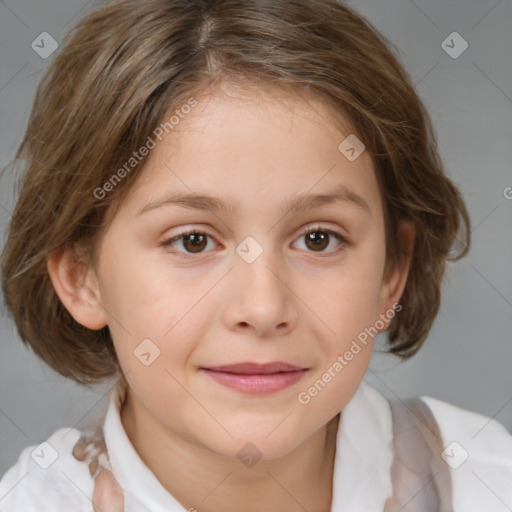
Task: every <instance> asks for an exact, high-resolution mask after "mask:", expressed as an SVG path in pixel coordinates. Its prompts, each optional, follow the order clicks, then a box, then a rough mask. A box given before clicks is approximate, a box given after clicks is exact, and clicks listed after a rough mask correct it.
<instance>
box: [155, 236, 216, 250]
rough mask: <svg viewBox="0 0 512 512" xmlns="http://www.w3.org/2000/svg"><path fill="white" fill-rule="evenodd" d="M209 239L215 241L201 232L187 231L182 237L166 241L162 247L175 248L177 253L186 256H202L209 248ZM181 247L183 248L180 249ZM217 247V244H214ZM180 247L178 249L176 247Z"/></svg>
mask: <svg viewBox="0 0 512 512" xmlns="http://www.w3.org/2000/svg"><path fill="white" fill-rule="evenodd" d="M208 239H210V240H213V239H212V237H211V236H209V235H207V234H206V233H201V232H200V231H186V232H184V233H181V234H180V235H177V236H174V237H172V238H170V239H169V240H165V241H164V242H163V243H162V245H163V246H165V247H168V246H170V247H173V248H176V249H177V252H180V253H184V255H186V254H200V253H203V252H208V251H205V249H206V247H207V246H208ZM179 245H181V247H182V248H183V250H182V249H180V247H179ZM214 245H215V244H214ZM176 246H178V247H176Z"/></svg>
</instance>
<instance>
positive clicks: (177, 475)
mask: <svg viewBox="0 0 512 512" xmlns="http://www.w3.org/2000/svg"><path fill="white" fill-rule="evenodd" d="M197 99H198V106H197V107H196V108H194V109H193V111H192V112H191V113H190V114H188V115H187V116H186V117H185V118H184V119H182V120H181V121H180V123H179V125H178V126H176V127H175V129H174V130H173V131H172V132H170V134H169V135H168V136H167V137H166V138H164V139H163V140H162V142H159V143H158V144H157V147H156V148H155V149H153V150H152V152H151V155H150V157H149V160H148V161H147V163H146V165H145V168H144V170H143V172H142V173H141V175H140V176H139V178H138V179H137V182H136V185H135V186H134V187H133V188H132V190H131V191H130V193H129V194H128V196H127V197H126V198H125V199H124V201H123V203H122V204H121V207H120V209H119V211H118V212H117V213H116V215H115V217H114V219H113V220H112V223H111V224H110V225H109V227H108V229H107V230H106V232H105V233H104V235H103V237H102V239H101V241H100V244H99V245H98V251H97V263H96V264H95V265H92V264H87V262H76V261H75V260H73V258H71V257H70V255H69V254H67V253H66V252H63V251H61V252H58V253H56V254H55V255H54V256H53V257H52V258H51V259H50V260H49V264H48V268H49V272H50V276H51V278H52V282H53V284H54V286H55V289H56V291H57V293H58V294H59V296H60V298H61V300H62V301H63V303H64V305H65V306H66V307H67V308H68V310H69V311H70V313H71V314H72V315H73V316H74V317H75V319H76V320H77V321H79V322H80V323H82V324H83V325H86V326H87V327H89V328H92V329H98V328H101V327H103V326H104V325H108V326H109V329H110V331H111V333H112V336H113V340H114V345H115V348H116V352H117V355H118V358H119V362H120V365H121V368H122V370H123V372H124V373H125V375H126V379H127V381H128V391H127V399H126V401H125V404H124V406H123V409H122V421H123V425H124V427H125V429H126V431H127V434H128V436H129V438H130V440H131V442H132V443H133V445H134V446H135V448H136V450H137V451H138V453H139V454H140V456H141V458H142V460H143V461H144V462H145V463H146V465H147V466H148V467H149V468H150V469H151V470H152V471H153V473H154V474H155V475H156V477H157V478H158V479H159V481H160V482H161V483H162V485H163V486H164V487H165V488H166V489H167V490H168V491H169V492H170V493H171V494H172V495H173V496H174V497H175V498H176V499H177V500H178V501H180V502H181V503H182V504H183V506H184V507H185V508H186V509H187V508H190V507H195V508H196V509H197V510H198V511H200V512H213V511H218V510H223V511H225V512H230V511H235V510H237V511H238V510H244V511H246V512H252V511H260V510H267V511H270V512H273V511H276V512H277V511H280V512H281V511H282V510H287V511H291V512H294V511H302V510H304V509H307V510H308V511H311V512H314V511H318V512H321V511H328V510H330V505H331V497H332V489H331V482H332V474H333V464H334V456H335V451H336V450H343V446H338V447H336V443H335V435H336V429H337V426H338V417H337V414H338V413H339V412H340V411H342V409H343V408H344V406H345V405H346V404H347V403H348V402H349V401H350V399H351V398H352V397H353V395H354V393H355V392H356V390H357V388H358V386H359V384H360V383H361V381H362V379H363V376H364V373H365V371H366V369H367V367H368V364H369V361H370V357H371V352H372V346H373V344H372V342H371V340H370V342H369V343H368V345H367V346H366V347H365V348H363V350H361V351H360V352H359V353H358V354H357V355H356V356H354V358H353V359H352V360H351V361H350V362H349V364H347V366H345V367H344V368H343V371H341V372H339V373H337V374H336V377H335V378H333V379H332V380H331V382H329V383H328V385H327V386H325V388H324V389H323V390H322V391H321V392H319V393H318V394H317V396H315V397H313V398H312V399H311V401H310V402H309V403H308V404H307V405H302V404H301V403H300V402H299V401H298V395H299V393H300V392H303V391H307V390H308V388H309V387H310V386H311V385H312V384H313V383H314V382H315V381H317V380H318V379H321V377H322V374H324V372H326V371H327V369H328V368H329V367H331V366H332V365H333V363H334V362H335V361H336V359H337V357H338V356H339V355H341V354H343V353H345V351H346V350H348V349H349V347H350V345H351V343H352V341H353V340H354V339H355V338H356V337H357V335H358V334H359V333H360V332H362V331H363V330H364V329H365V328H368V327H371V326H374V324H375V322H376V320H378V319H379V318H380V315H382V314H384V313H385V312H386V311H388V310H390V308H392V307H393V304H394V303H396V302H399V299H400V296H401V294H402V292H403V289H404V286H405V282H406V277H407V271H408V267H409V261H408V260H407V261H405V262H404V264H403V265H402V266H401V267H400V268H394V269H390V271H389V272H385V270H386V267H385V235H384V218H383V209H382V199H381V195H380V191H379V188H378V184H377V180H376V177H375V173H374V169H373V161H372V158H371V156H370V154H369V153H368V152H366V151H365V152H363V153H362V154H361V155H360V156H359V157H358V158H357V159H356V160H355V161H349V160H348V159H347V158H346V157H345V156H344V155H342V154H341V152H340V151H339V150H338V145H339V144H340V142H341V141H343V140H344V139H345V138H346V137H347V136H348V135H349V134H350V133H353V131H352V130H351V129H350V124H349V123H348V121H347V122H346V123H345V125H346V129H344V130H343V131H341V130H340V129H339V128H338V127H336V125H335V124H334V123H333V122H332V121H331V119H330V118H329V114H328V110H326V109H324V108H323V107H322V105H321V104H320V103H316V102H314V101H313V100H311V101H307V102H306V101H305V100H304V99H303V98H300V97H295V96H290V95H289V94H288V95H286V94H284V93H279V92H272V93H271V92H270V91H265V94H264V95H263V94H257V93H256V92H254V91H251V92H249V93H248V94H241V93H240V92H239V91H237V92H235V90H234V89H230V88H229V87H228V86H224V89H223V90H216V91H215V92H210V93H209V94H207V95H206V94H205V95H204V96H201V97H197ZM339 186H344V187H346V189H349V190H350V191H351V192H352V193H354V194H357V195H358V196H360V197H361V198H362V199H363V200H364V201H365V202H366V203H367V205H368V210H367V209H365V208H363V207H361V206H360V205H358V204H356V203H354V202H351V201H344V202H335V203H331V204H325V205H322V206H318V207H315V208H310V209H308V210H305V211H301V212H289V211H286V210H285V211H284V212H282V211H281V208H282V204H283V201H285V200H286V199H287V198H289V197H292V196H294V195H297V194H321V193H330V192H332V190H333V189H335V188H337V187H339ZM176 191H183V192H185V193H191V192H192V193H193V194H207V195H212V196H220V197H222V198H224V199H225V200H226V201H234V202H235V201H236V202H238V204H237V205H236V206H234V207H233V209H232V210H229V211H217V212H213V211H211V210H195V209H190V208H183V207H180V206H178V205H172V204H166V205H161V206H159V207H155V208H153V209H151V210H148V211H146V212H144V213H142V214H139V212H140V211H141V210H142V209H143V208H144V207H145V206H146V205H147V204H148V203H151V202H154V201H158V200H160V199H162V198H164V197H166V195H167V194H169V193H170V192H176ZM305 228H307V231H306V232H317V233H318V231H319V230H320V233H324V230H332V231H335V232H337V233H339V234H340V235H341V236H343V237H345V238H346V240H347V241H348V242H346V243H341V242H339V241H338V240H337V239H336V237H334V236H332V235H331V236H330V237H329V236H328V235H327V236H326V237H325V242H318V241H317V242H316V245H314V244H313V245H312V244H307V241H306V237H305V236H304V232H303V231H302V229H305ZM188 229H196V230H198V231H200V232H201V233H204V234H206V235H209V237H208V238H207V239H203V240H204V243H203V245H201V247H204V249H202V251H203V252H199V253H197V252H191V251H193V244H192V243H191V242H190V239H187V238H186V237H185V238H181V239H178V240H177V241H175V242H173V243H172V245H163V242H164V241H166V240H169V239H170V238H172V237H175V236H178V235H180V234H181V232H182V231H186V230H188ZM247 236H251V237H253V238H254V239H255V240H256V241H257V243H258V244H259V245H260V246H261V247H262V249H263V252H262V254H261V255H260V256H259V257H258V258H257V259H256V260H255V261H254V262H252V263H247V262H246V261H244V259H242V258H241V257H240V256H239V255H238V254H237V253H236V248H237V246H238V245H239V244H240V243H241V242H242V241H243V240H244V239H245V238H246V237H247ZM400 236H402V237H403V239H404V240H406V241H409V242H408V243H409V245H410V244H412V240H413V231H412V227H411V226H409V225H407V224H404V225H402V226H401V228H400ZM191 248H192V249H191ZM180 256H181V257H180ZM183 256H185V257H183ZM186 256H188V258H187V257H186ZM387 327H388V325H387V324H386V326H385V327H384V328H383V329H381V330H386V329H387ZM148 338H149V339H151V340H152V342H153V343H154V344H155V345H156V346H157V347H158V348H159V350H160V355H159V357H158V358H157V359H155V360H154V362H153V363H152V364H151V365H149V366H145V365H143V364H142V363H141V362H140V361H139V360H138V359H137V358H136V357H135V356H134V350H135V349H136V347H137V346H138V345H139V344H140V343H141V341H142V340H144V339H148ZM245 361H253V362H259V363H265V362H272V361H282V362H288V363H291V364H294V365H297V366H300V367H302V368H307V369H308V370H307V372H306V373H305V374H304V376H303V377H302V379H301V380H300V381H299V382H298V383H296V384H294V385H292V386H291V387H288V388H286V389H284V390H282V391H279V392H276V393H273V394H266V395H248V394H243V393H240V392H238V391H235V390H233V389H230V388H227V387H225V386H223V385H221V384H218V383H217V382H215V381H213V380H212V379H211V377H210V376H208V375H207V374H205V373H204V372H203V371H201V370H200V368H201V367H208V366H214V365H221V364H233V363H238V362H245ZM341 421H343V420H342V419H341ZM248 442H250V443H252V444H253V445H255V446H256V447H257V449H258V450H259V452H260V453H261V460H259V461H258V462H257V464H255V465H254V466H253V467H251V468H248V467H246V466H245V465H244V464H242V463H241V462H240V460H239V459H238V458H237V452H238V451H239V450H240V449H241V448H242V447H243V446H244V445H245V444H246V443H248ZM220 482H222V483H221V484H220V485H219V483H220Z"/></svg>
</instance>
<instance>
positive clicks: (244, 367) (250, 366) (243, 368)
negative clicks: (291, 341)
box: [204, 361, 306, 375]
mask: <svg viewBox="0 0 512 512" xmlns="http://www.w3.org/2000/svg"><path fill="white" fill-rule="evenodd" d="M204 369H205V370H211V371H214V372H224V373H238V374H245V375H268V374H272V373H279V372H296V371H299V370H305V369H306V368H302V367H300V366H295V365H293V364H289V363H282V362H280V361H277V362H272V363H264V364H259V363H250V362H246V363H237V364H226V365H221V366H209V367H206V368H204Z"/></svg>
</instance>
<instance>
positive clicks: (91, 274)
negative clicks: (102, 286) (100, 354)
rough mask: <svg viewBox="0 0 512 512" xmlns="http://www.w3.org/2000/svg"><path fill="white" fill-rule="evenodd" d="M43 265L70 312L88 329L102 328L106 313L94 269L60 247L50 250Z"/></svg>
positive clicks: (104, 324) (105, 321)
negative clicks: (45, 263) (45, 265)
mask: <svg viewBox="0 0 512 512" xmlns="http://www.w3.org/2000/svg"><path fill="white" fill-rule="evenodd" d="M47 267H48V274H49V275H50V279H51V281H52V284H53V287H54V289H55V292H56V293H57V295H58V296H59V298H60V300H61V302H62V304H63V305H64V307H65V308H66V309H67V310H68V311H69V313H70V315H71V316H72V317H73V318H74V319H75V320H76V321H77V322H78V323H80V324H82V325H83V326H84V327H87V328H89V329H93V330H97V329H101V328H103V327H105V326H106V325H107V315H106V313H105V310H104V309H103V306H102V303H101V294H100V291H99V286H98V281H97V278H96V273H95V271H94V269H93V268H92V267H91V266H90V265H88V264H87V263H86V262H85V261H83V260H80V259H78V258H77V257H76V256H75V255H73V254H72V253H71V252H70V251H68V250H66V249H64V248H59V249H55V250H54V251H52V252H51V253H50V255H49V256H48V258H47Z"/></svg>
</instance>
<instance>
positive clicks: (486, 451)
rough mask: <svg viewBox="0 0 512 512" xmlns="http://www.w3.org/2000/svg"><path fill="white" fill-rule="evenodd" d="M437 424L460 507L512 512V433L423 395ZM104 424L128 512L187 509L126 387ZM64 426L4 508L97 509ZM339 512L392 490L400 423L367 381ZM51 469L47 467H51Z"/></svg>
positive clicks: (348, 440) (9, 488) (373, 510)
mask: <svg viewBox="0 0 512 512" xmlns="http://www.w3.org/2000/svg"><path fill="white" fill-rule="evenodd" d="M422 399H423V401H424V402H425V403H426V404H427V405H428V406H429V408H430V410H431V412H432V413H433V415H434V418H435V420H436V421H437V423H438V426H439V431H440V433H441V437H442V440H443V447H444V448H445V450H444V457H445V460H446V461H447V465H449V466H450V467H449V472H450V475H451V480H452V489H453V493H452V506H453V511H454V512H507V511H508V512H510V511H511V510H512V436H511V435H510V433H509V432H507V430H506V429H505V428H504V427H503V426H502V425H500V424H499V423H497V422H496V421H494V420H491V419H489V418H487V417H485V416H481V415H479V414H475V413H472V412H469V411H465V410H463V409H460V408H458V407H454V406H452V405H449V404H447V403H444V402H441V401H439V400H436V399H433V398H428V397H422ZM109 400H110V401H109V407H108V410H107V413H106V417H105V422H104V433H105V443H106V446H107V449H108V453H109V457H110V463H111V465H112V471H113V473H114V476H115V477H116V479H117V481H118V482H119V483H120V485H121V487H122V488H123V489H124V493H125V512H136V511H137V512H144V511H149V512H187V509H185V508H184V507H183V506H182V505H180V504H179V503H178V502H177V501H176V500H175V499H174V498H173V496H172V495H171V494H169V492H167V491H166V490H165V489H164V488H163V487H162V485H161V484H160V483H159V482H158V480H157V479H156V477H155V476H154V475H153V473H152V472H151V471H150V470H149V468H148V467H147V466H146V465H145V464H144V462H142V460H141V459H140V457H139V456H138V454H137V452H136V451H135V448H134V447H133V445H132V444H131V443H130V441H129V439H128V436H127V434H126V432H125V431H124V428H123V426H122V423H121V418H120V405H121V403H122V400H123V389H122V388H121V387H120V386H117V387H116V388H114V390H112V392H111V394H110V398H109ZM81 434H82V433H81V432H80V431H79V430H76V429H69V428H68V429H59V430H57V431H56V432H55V433H54V434H53V435H52V436H51V437H50V438H49V439H48V440H47V441H46V442H45V443H42V444H41V445H39V446H37V447H36V446H30V447H28V448H25V449H24V450H23V451H22V453H21V455H20V457H19V460H18V462H17V463H16V464H15V465H14V466H13V467H12V468H11V469H10V470H9V471H8V472H7V473H6V474H5V475H4V477H3V478H2V480H1V481H0V512H46V511H48V512H49V511H51V512H56V511H65V512H91V511H92V495H93V490H94V481H93V478H92V477H91V475H90V473H89V468H88V466H87V464H85V463H83V462H80V461H78V460H76V459H75V458H74V457H73V455H72V450H73V447H74V445H75V443H76V442H77V441H78V439H79V438H80V436H81ZM336 446H337V449H336V457H335V463H334V475H333V498H332V507H331V511H332V512H382V511H383V510H384V508H385V503H386V500H387V499H388V498H389V497H390V496H391V494H392V481H391V464H392V462H393V457H394V452H393V422H392V415H391V409H390V405H389V402H388V400H387V399H386V398H385V397H384V396H383V395H382V394H381V393H379V392H378V391H377V390H376V389H375V388H373V387H372V386H370V385H369V384H366V383H364V382H363V383H361V385H360V386H359V388H358V390H357V392H356V394H355V395H354V397H353V398H352V400H351V401H350V402H349V404H348V405H347V406H346V407H345V409H344V410H343V414H342V417H341V420H340V422H339V425H338V431H337V434H336ZM45 467H46V469H44V468H45Z"/></svg>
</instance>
